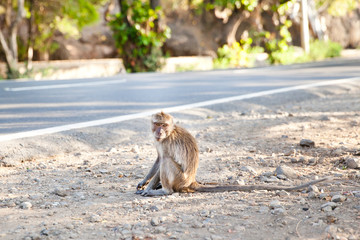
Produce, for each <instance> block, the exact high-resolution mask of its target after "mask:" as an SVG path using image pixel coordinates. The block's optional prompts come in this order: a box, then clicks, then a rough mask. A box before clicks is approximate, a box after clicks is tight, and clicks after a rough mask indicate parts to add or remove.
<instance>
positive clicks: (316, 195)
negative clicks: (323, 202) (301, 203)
mask: <svg viewBox="0 0 360 240" xmlns="http://www.w3.org/2000/svg"><path fill="white" fill-rule="evenodd" d="M317 197H318V193H316V192H313V191H311V192H309V193H308V198H309V199H315V198H317Z"/></svg>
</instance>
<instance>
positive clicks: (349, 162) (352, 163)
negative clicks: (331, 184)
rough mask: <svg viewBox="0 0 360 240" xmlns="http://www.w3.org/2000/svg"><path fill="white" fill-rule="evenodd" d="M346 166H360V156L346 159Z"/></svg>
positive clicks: (352, 167)
mask: <svg viewBox="0 0 360 240" xmlns="http://www.w3.org/2000/svg"><path fill="white" fill-rule="evenodd" d="M346 166H347V167H348V168H351V169H357V168H360V159H359V158H348V159H347V160H346Z"/></svg>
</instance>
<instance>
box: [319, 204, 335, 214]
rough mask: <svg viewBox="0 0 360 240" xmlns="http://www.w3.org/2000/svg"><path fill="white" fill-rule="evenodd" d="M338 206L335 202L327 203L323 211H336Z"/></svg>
mask: <svg viewBox="0 0 360 240" xmlns="http://www.w3.org/2000/svg"><path fill="white" fill-rule="evenodd" d="M337 206H338V205H337V204H336V203H334V202H327V203H325V204H323V205H321V210H323V211H325V212H330V211H332V210H334V209H335V208H336V207H337Z"/></svg>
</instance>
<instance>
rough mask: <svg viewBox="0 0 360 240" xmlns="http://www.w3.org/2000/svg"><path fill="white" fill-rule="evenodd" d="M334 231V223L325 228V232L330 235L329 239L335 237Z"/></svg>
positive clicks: (335, 230) (335, 229)
mask: <svg viewBox="0 0 360 240" xmlns="http://www.w3.org/2000/svg"><path fill="white" fill-rule="evenodd" d="M336 232H337V227H336V226H335V225H329V226H327V227H326V228H325V233H327V234H328V235H330V236H331V238H330V239H337V237H336Z"/></svg>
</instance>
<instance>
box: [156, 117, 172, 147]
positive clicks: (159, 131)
mask: <svg viewBox="0 0 360 240" xmlns="http://www.w3.org/2000/svg"><path fill="white" fill-rule="evenodd" d="M173 129H174V123H173V118H172V116H171V115H169V114H166V113H163V112H160V113H156V114H154V115H153V116H152V119H151V130H152V132H153V134H154V137H155V140H156V141H158V142H161V141H162V140H164V139H165V138H167V137H168V136H169V135H170V134H171V132H172V131H173Z"/></svg>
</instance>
